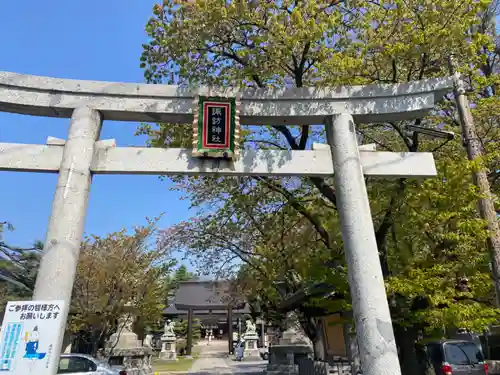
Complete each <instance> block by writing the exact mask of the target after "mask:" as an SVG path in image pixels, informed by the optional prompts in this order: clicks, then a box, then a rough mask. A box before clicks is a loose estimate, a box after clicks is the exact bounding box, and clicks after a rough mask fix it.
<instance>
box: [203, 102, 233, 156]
mask: <svg viewBox="0 0 500 375" xmlns="http://www.w3.org/2000/svg"><path fill="white" fill-rule="evenodd" d="M204 111H205V121H204V127H205V137H206V138H205V139H204V142H203V143H204V146H208V147H210V146H212V147H214V146H215V147H229V124H228V120H229V104H225V103H224V104H223V103H220V104H219V103H205V108H204Z"/></svg>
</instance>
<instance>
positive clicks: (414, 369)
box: [393, 324, 422, 375]
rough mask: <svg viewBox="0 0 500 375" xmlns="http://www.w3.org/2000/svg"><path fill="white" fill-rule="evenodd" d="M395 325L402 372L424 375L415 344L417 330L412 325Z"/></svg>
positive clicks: (407, 374)
mask: <svg viewBox="0 0 500 375" xmlns="http://www.w3.org/2000/svg"><path fill="white" fill-rule="evenodd" d="M393 327H394V336H395V338H396V344H397V346H398V352H399V353H398V354H399V362H400V365H401V373H403V374H405V375H422V372H421V371H420V370H421V366H420V364H419V361H418V359H417V350H416V346H415V343H416V341H417V331H416V330H415V329H414V328H412V327H409V328H408V327H402V326H400V325H399V324H394V325H393Z"/></svg>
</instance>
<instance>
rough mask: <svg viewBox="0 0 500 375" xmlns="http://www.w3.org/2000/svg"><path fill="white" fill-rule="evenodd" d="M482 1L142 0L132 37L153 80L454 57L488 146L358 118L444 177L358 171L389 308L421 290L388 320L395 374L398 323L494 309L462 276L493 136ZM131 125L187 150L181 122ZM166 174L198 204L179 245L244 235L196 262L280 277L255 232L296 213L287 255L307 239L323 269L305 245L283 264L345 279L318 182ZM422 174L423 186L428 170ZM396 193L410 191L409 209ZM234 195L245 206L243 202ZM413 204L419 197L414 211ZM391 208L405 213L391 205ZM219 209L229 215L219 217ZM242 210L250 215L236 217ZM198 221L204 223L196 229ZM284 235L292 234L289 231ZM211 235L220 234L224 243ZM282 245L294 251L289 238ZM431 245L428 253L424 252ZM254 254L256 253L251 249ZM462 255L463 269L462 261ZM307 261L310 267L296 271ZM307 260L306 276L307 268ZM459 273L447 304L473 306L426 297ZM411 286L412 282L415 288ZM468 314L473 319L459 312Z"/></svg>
mask: <svg viewBox="0 0 500 375" xmlns="http://www.w3.org/2000/svg"><path fill="white" fill-rule="evenodd" d="M489 4H490V2H489V1H479V2H478V1H472V0H468V1H461V0H460V1H459V0H437V1H434V0H433V1H430V0H409V1H408V0H407V1H401V0H391V1H364V0H359V1H357V0H352V1H349V2H348V3H347V2H344V1H326V0H325V1H322V0H316V1H314V0H306V1H301V2H296V1H280V2H263V1H251V2H239V1H227V2H219V1H216V0H197V1H190V2H178V1H169V0H167V1H164V2H163V5H157V6H155V7H154V9H153V16H152V17H151V19H150V21H149V22H148V24H147V27H146V30H147V32H148V33H149V35H150V37H151V40H150V42H149V43H147V44H145V45H144V52H143V56H142V58H141V60H142V62H141V64H142V66H143V67H144V68H145V77H146V79H147V80H148V81H149V82H156V83H174V84H185V85H198V84H208V85H232V86H238V87H245V86H252V87H293V86H295V87H302V86H314V87H322V86H334V85H337V84H368V83H399V82H409V81H413V80H420V79H424V78H432V77H437V76H445V75H447V62H446V59H447V57H448V56H449V55H450V54H454V55H456V56H460V69H461V70H462V71H463V72H464V73H468V76H469V77H470V80H469V81H470V82H469V86H470V95H471V98H472V99H473V100H472V102H473V103H475V105H476V111H475V115H476V116H477V117H478V126H479V127H480V128H481V129H483V131H482V132H481V136H484V137H485V148H491V149H492V150H489V151H488V158H487V159H486V160H482V161H475V162H473V163H466V162H464V153H463V150H462V149H461V148H460V145H459V143H458V142H456V143H454V142H451V143H449V144H448V145H446V146H443V145H442V144H439V143H438V142H436V141H434V140H429V139H425V138H424V137H420V138H418V136H417V135H415V134H409V133H408V132H406V129H405V126H406V125H407V124H408V122H400V121H399V122H391V123H381V124H358V130H359V132H360V133H361V134H362V135H363V136H364V140H365V142H374V143H377V145H378V147H379V148H383V149H388V150H391V151H407V152H408V151H409V152H415V151H434V152H435V156H436V158H437V160H438V161H439V167H440V168H439V169H440V173H441V175H440V178H441V179H442V178H446V180H443V181H444V182H443V181H441V182H442V186H439V185H438V186H436V188H439V189H440V190H439V191H440V194H433V192H432V191H427V190H425V189H431V188H432V185H429V184H432V183H433V182H428V181H426V182H421V181H415V180H411V179H403V180H396V181H380V180H378V179H367V184H368V188H369V194H370V198H371V203H372V213H373V220H374V225H375V230H376V238H377V244H378V248H379V251H380V255H381V263H382V265H383V270H384V276H385V277H386V279H387V282H388V290H389V292H390V299H391V305H392V306H394V309H393V313H395V312H397V311H405V309H406V310H408V306H410V307H411V306H414V307H416V305H418V303H417V302H418V301H420V300H421V299H422V298H421V297H422V295H425V296H424V298H423V299H424V301H425V304H423V306H420V308H417V309H410V310H409V311H408V315H407V316H405V317H403V318H402V319H399V318H398V317H396V319H395V328H396V334H397V341H398V344H399V346H400V349H402V350H401V352H402V359H403V366H404V370H405V373H408V374H412V373H414V372H415V371H417V370H418V367H415V366H414V364H413V363H411V360H409V359H411V358H415V353H414V348H412V345H413V344H412V342H413V339H414V336H412V335H407V334H405V332H406V331H405V329H406V327H403V328H404V329H403V328H402V329H399V328H401V327H400V325H401V324H400V323H401V322H402V321H404V322H405V323H407V322H409V323H410V324H412V328H415V329H417V330H418V331H422V330H426V332H427V333H428V334H430V331H435V329H437V327H440V326H443V325H451V326H453V325H455V326H462V325H464V324H468V325H473V326H474V327H475V328H476V329H478V328H480V326H481V327H484V326H485V325H487V324H488V323H489V322H491V321H493V320H494V319H495V318H496V317H495V315H496V310H493V309H491V307H490V306H491V298H489V296H490V295H491V285H490V283H485V284H484V285H485V287H484V288H481V286H480V285H479V282H478V283H476V281H474V280H480V279H483V280H486V279H488V277H489V276H488V272H487V270H485V269H484V267H485V261H484V260H485V259H487V255H486V248H485V245H484V239H485V238H486V235H487V234H486V233H485V231H484V229H483V227H482V226H481V225H480V224H479V223H481V221H480V220H479V219H478V218H477V214H476V211H475V208H474V204H475V199H476V198H477V195H474V194H476V192H475V190H474V187H473V186H472V185H471V184H470V178H469V177H468V175H466V174H465V173H466V172H470V171H471V169H473V168H480V167H484V165H483V163H488V164H487V166H492V165H495V162H496V161H497V160H498V158H497V157H496V154H497V150H498V148H497V147H496V144H497V143H496V142H488V140H489V139H494V138H489V136H490V135H491V134H492V133H495V132H496V129H497V128H498V127H497V126H496V124H497V123H498V119H497V118H496V117H495V116H496V115H495V114H494V113H492V109H493V108H495V105H496V100H497V97H496V95H497V94H496V93H497V90H496V87H497V84H498V76H497V74H498V68H494V67H495V66H497V65H495V64H498V53H497V52H498V48H496V47H495V46H494V45H493V44H492V43H491V39H490V38H489V36H488V32H489V31H490V30H489V29H488V28H487V27H486V26H485V25H487V22H486V21H485V20H486V19H487V18H488V14H487V9H488V6H489ZM443 20H445V22H443ZM471 30H472V31H475V32H474V33H472V32H471ZM490 71H491V72H490ZM485 72H486V73H485ZM488 74H489V75H488ZM484 77H487V78H484ZM488 95H489V96H488ZM485 96H486V98H485V100H483V98H484V97H485ZM492 97H493V99H491V98H492ZM448 99H452V98H451V97H450V98H448ZM455 118H456V114H455V108H454V105H453V102H452V101H451V100H448V101H447V102H445V103H444V104H443V106H442V108H440V109H439V111H436V113H435V115H434V116H429V117H427V118H425V119H422V120H416V123H417V124H420V125H426V126H432V127H434V126H437V125H440V126H443V125H444V126H446V125H448V126H451V127H453V126H456V122H455V121H454V119H455ZM488 129H489V130H488ZM492 129H493V130H492ZM140 132H143V133H147V134H149V135H150V143H151V145H153V146H156V147H175V146H186V147H190V142H191V134H190V132H191V130H190V128H189V127H188V126H186V127H172V126H169V125H168V124H157V126H154V127H151V126H143V127H142V128H141V129H140ZM485 134H486V135H485ZM312 141H323V142H324V134H323V130H322V128H321V127H314V126H303V127H297V126H293V125H290V126H279V127H275V126H268V127H245V128H244V138H243V147H252V148H277V149H293V150H302V149H307V148H309V147H310V145H311V143H312ZM448 166H449V167H448ZM452 166H454V167H453V168H452ZM490 170H492V171H495V172H492V179H495V178H496V174H497V173H496V171H498V168H491V169H490ZM174 180H175V182H176V183H177V185H178V186H179V189H181V190H183V191H184V192H186V195H187V197H188V198H189V199H191V201H192V202H193V205H194V206H198V207H201V208H205V207H210V209H207V210H205V212H204V217H202V218H201V219H200V220H199V223H201V224H200V225H197V223H196V222H193V223H190V224H189V225H185V228H187V227H190V228H192V229H198V232H196V231H195V232H193V233H196V237H197V238H199V242H198V243H196V240H192V241H191V242H189V245H188V242H185V243H184V244H183V246H179V248H182V247H184V248H185V247H189V248H190V249H198V250H200V249H201V246H200V244H202V243H203V242H204V241H205V242H206V241H207V237H206V232H207V231H211V232H212V233H214V234H216V235H219V234H220V233H218V232H217V231H220V230H225V228H226V227H228V228H229V229H231V228H232V230H233V231H232V236H230V237H229V238H230V239H231V241H232V242H234V241H233V239H234V237H235V235H238V236H239V237H240V238H244V240H241V241H238V242H237V243H236V245H237V246H233V247H232V249H233V250H234V251H233V253H232V254H229V257H226V258H224V260H220V261H219V260H217V257H215V255H216V254H221V253H220V252H218V250H217V249H221V248H222V247H223V245H221V244H220V242H217V240H216V239H215V236H212V238H214V240H213V243H214V246H211V247H208V249H209V250H208V251H207V252H206V254H205V255H203V256H208V255H209V254H212V261H211V263H207V265H208V264H211V265H212V266H214V265H217V266H220V265H222V264H223V263H224V262H227V263H226V264H230V265H231V264H232V265H234V264H235V263H234V261H232V260H231V257H233V256H234V255H237V258H239V259H240V260H243V261H245V259H246V260H248V262H246V263H250V262H253V263H254V264H255V265H256V266H261V265H262V264H263V263H264V262H263V260H264V259H265V263H266V264H267V265H269V269H272V270H273V272H269V273H268V274H269V277H270V278H271V277H274V276H276V277H282V274H283V273H282V271H279V272H275V271H274V268H273V267H271V265H272V264H274V266H276V265H278V268H277V270H283V268H284V267H283V264H287V263H285V262H284V261H283V262H282V264H276V263H277V262H276V261H274V260H276V259H283V258H279V254H280V253H279V251H278V249H279V247H277V246H274V245H271V244H272V240H271V241H270V240H269V239H267V240H266V239H265V238H264V237H266V235H267V236H275V237H278V238H279V237H280V235H279V234H280V233H283V228H284V227H285V226H286V225H291V224H290V223H294V222H295V220H297V218H298V217H300V218H301V219H302V220H304V221H306V222H307V225H303V226H302V227H301V228H304V230H306V231H309V232H310V237H308V236H304V240H303V242H302V244H301V246H302V248H301V252H300V253H296V254H298V256H297V258H299V259H304V258H305V256H304V254H305V253H306V252H305V248H306V247H307V245H306V243H307V239H308V240H309V241H310V242H309V248H310V249H312V250H313V252H314V253H316V252H317V253H318V254H324V255H327V259H326V260H327V261H328V264H329V265H330V267H324V266H323V267H322V266H320V265H321V264H324V263H321V262H320V260H322V261H324V260H325V257H324V255H319V256H318V257H315V256H311V257H310V259H311V261H310V262H308V261H307V260H303V261H302V262H301V263H302V264H303V266H301V267H299V268H298V269H297V268H292V269H293V270H294V272H292V273H291V274H294V275H295V276H297V275H299V276H301V277H300V278H299V280H301V282H302V280H303V281H306V282H310V280H312V279H314V280H321V279H322V278H323V279H329V278H332V277H333V278H334V279H335V280H336V282H337V285H339V286H342V285H345V278H344V280H343V278H342V277H341V272H340V271H341V269H342V268H343V264H342V262H341V257H342V255H343V253H342V246H341V241H340V237H339V230H338V228H339V227H338V215H337V212H336V198H335V191H334V188H333V186H332V180H331V179H322V178H301V179H274V178H266V179H255V178H245V177H240V178H236V179H231V178H219V177H203V178H202V177H199V178H195V179H189V180H188V179H185V178H180V177H179V178H175V179H174ZM429 181H431V180H429ZM432 181H434V183H436V181H437V180H432ZM446 181H455V183H453V184H452V183H449V182H446ZM297 186H298V188H297ZM449 194H451V195H449ZM447 196H456V197H460V198H462V197H464V198H467V199H471V201H463V202H462V200H461V199H458V200H457V201H460V202H461V203H463V205H462V206H457V205H455V204H454V203H455V202H453V201H450V200H449V198H447ZM277 197H280V199H278V198H277ZM255 201H257V203H255ZM408 202H413V203H412V204H414V207H413V211H411V210H410V207H409V206H408ZM248 206H249V207H250V212H251V215H249V214H248V212H247V211H248ZM255 207H257V209H256V208H255ZM415 207H417V208H418V207H426V210H425V211H422V210H419V209H415ZM436 207H439V208H436ZM210 210H211V211H210ZM255 210H258V211H259V212H258V214H259V215H257V216H258V220H255V221H254V220H253V219H252V217H253V218H254V219H255V216H256V215H255V212H254V211H255ZM266 210H267V211H266ZM214 211H215V212H214ZM285 211H286V213H285ZM202 212H203V211H202ZM280 212H282V215H283V222H285V223H286V225H282V226H281V227H279V226H278V225H277V224H276V223H274V224H273V225H271V224H270V223H271V222H272V219H270V218H269V216H277V217H280V215H281V214H280ZM402 212H407V213H408V212H412V213H415V215H414V216H412V215H403V214H401V213H402ZM265 213H268V214H269V215H266V214H265ZM271 214H272V215H271ZM427 214H429V215H431V214H434V216H427ZM407 216H408V217H407ZM219 218H223V219H221V220H219ZM227 218H231V220H230V221H229V222H228V221H223V220H224V219H227ZM241 218H243V219H241ZM431 219H432V220H431ZM245 221H246V223H247V225H250V226H246V227H245V225H243V223H244V222H245ZM234 222H236V224H234ZM248 223H250V224H248ZM222 224H224V225H222ZM183 225H184V224H183ZM203 226H205V227H207V228H208V229H207V228H205V229H204V230H203ZM427 227H428V228H429V229H426V228H427ZM185 228H184V229H185ZM258 228H265V229H266V230H265V231H264V234H262V233H261V234H260V237H257V239H255V238H256V234H259V230H258ZM179 229H180V231H179ZM229 229H228V230H229ZM175 231H179V232H183V228H179V227H177V228H174V229H173V230H172V231H171V232H170V233H168V236H167V237H169V238H171V234H172V233H173V232H175ZM184 232H185V231H184ZM457 232H458V233H457ZM228 233H229V232H228ZM286 233H287V234H288V232H286ZM454 233H456V235H455V237H456V236H457V235H458V236H461V237H460V240H459V241H458V244H457V241H455V242H452V243H451V245H450V242H449V241H447V240H448V239H449V238H453V236H454ZM410 234H412V235H413V236H414V237H412V236H411V235H410ZM225 236H226V237H227V234H225ZM429 236H430V237H432V238H433V240H431V239H429V238H428V237H429ZM180 237H182V235H180ZM286 237H288V236H286ZM291 237H293V239H294V240H300V238H299V236H291ZM184 238H186V237H184ZM313 239H314V241H313ZM432 241H438V242H432ZM462 241H463V244H462ZM223 242H225V243H227V240H224V241H223ZM473 243H475V244H476V247H475V248H474V249H473V252H472V253H470V254H474V256H475V258H474V259H469V260H468V261H465V260H464V257H465V256H466V255H467V251H466V250H472V247H473V246H472V244H473ZM179 245H181V243H180V242H179ZM438 245H439V246H438ZM287 248H288V249H290V250H292V249H294V247H293V246H292V244H290V246H288V245H287ZM297 248H298V247H295V249H297ZM432 248H434V250H432V251H431V249H432ZM261 253H264V254H267V256H266V257H263V256H262V255H261ZM438 253H442V254H441V255H440V256H444V258H439V257H437V255H435V254H438ZM454 253H456V254H454ZM288 254H290V253H288ZM432 254H434V255H432ZM433 257H434V258H433ZM476 258H477V259H479V260H476ZM422 259H426V262H423V260H422ZM437 259H440V260H441V261H446V262H447V263H446V265H447V267H445V270H444V272H438V271H437V270H436V269H435V268H433V266H431V264H432V263H433V262H436V261H437ZM268 260H269V262H268ZM273 261H274V263H273ZM420 262H422V263H420ZM464 264H471V265H474V267H470V268H467V267H463V265H464ZM424 266H425V267H424ZM308 267H309V268H308ZM307 269H310V271H309V273H308V271H307ZM415 269H417V270H418V271H419V272H421V274H419V275H420V276H419V277H415V278H414V279H412V278H408V277H413V274H412V273H411V272H412V270H415ZM313 271H314V272H315V273H314V277H312V276H311V274H312V273H313ZM457 274H458V275H459V277H457ZM422 275H424V276H422ZM425 275H428V276H429V277H425ZM452 275H453V277H452ZM295 276H294V277H290V273H289V274H287V280H289V281H291V283H292V284H293V279H294V278H295ZM405 277H406V280H405V281H406V284H410V286H411V287H409V289H404V288H402V287H401V285H400V284H401V282H398V280H404V279H405ZM465 277H467V278H468V279H469V283H473V284H474V285H473V287H472V288H471V291H470V292H468V293H471V294H472V295H469V296H468V297H472V298H468V299H463V300H461V301H462V302H460V303H461V304H462V305H464V306H463V308H464V309H465V308H466V307H467V309H469V307H468V306H465V304H470V305H471V306H472V310H473V311H474V312H477V313H478V314H474V315H470V314H462V315H460V314H458V313H456V312H455V313H453V312H452V311H451V310H452V308H451V307H448V308H446V303H444V304H441V303H440V302H439V301H440V300H442V299H446V300H447V303H448V304H449V303H450V302H452V301H453V302H455V301H456V298H455V297H456V296H455V294H456V293H458V291H457V290H456V289H453V287H451V286H450V285H452V284H453V283H451V281H450V280H452V279H453V280H454V283H455V288H456V287H458V286H459V285H460V282H459V279H464V278H465ZM473 279H474V280H473ZM471 280H472V281H471ZM431 281H433V282H436V281H439V285H443V286H446V288H444V290H443V291H441V290H439V289H438V290H436V288H435V284H434V287H432V286H431V284H430V282H431ZM457 281H458V284H457ZM450 283H451V284H450ZM413 284H414V285H413ZM424 285H425V286H424ZM485 289H487V290H485ZM417 290H419V291H420V292H418V293H417V292H416V291H417ZM426 293H427V294H426ZM460 293H464V292H460ZM448 306H449V305H448ZM467 309H466V310H467ZM466 315H468V316H467V317H466ZM410 317H411V318H410ZM471 318H472V319H471ZM470 320H472V321H473V323H466V322H468V321H470Z"/></svg>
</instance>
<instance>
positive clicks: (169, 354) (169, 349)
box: [160, 334, 177, 361]
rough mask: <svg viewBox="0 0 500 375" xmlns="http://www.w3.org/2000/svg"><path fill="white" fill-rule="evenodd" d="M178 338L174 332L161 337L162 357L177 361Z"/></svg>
mask: <svg viewBox="0 0 500 375" xmlns="http://www.w3.org/2000/svg"><path fill="white" fill-rule="evenodd" d="M176 340H177V338H176V337H175V335H172V334H165V335H163V336H162V337H161V352H160V359H162V360H164V361H177V351H176V347H175V343H176Z"/></svg>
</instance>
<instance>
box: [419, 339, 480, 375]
mask: <svg viewBox="0 0 500 375" xmlns="http://www.w3.org/2000/svg"><path fill="white" fill-rule="evenodd" d="M425 352H426V356H427V360H428V364H429V365H430V367H431V368H433V369H434V372H435V374H436V375H487V374H488V364H487V363H486V362H485V360H484V356H483V352H482V350H481V347H480V346H478V345H477V344H476V343H475V342H473V341H466V340H441V341H436V342H428V343H426V344H425Z"/></svg>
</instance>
